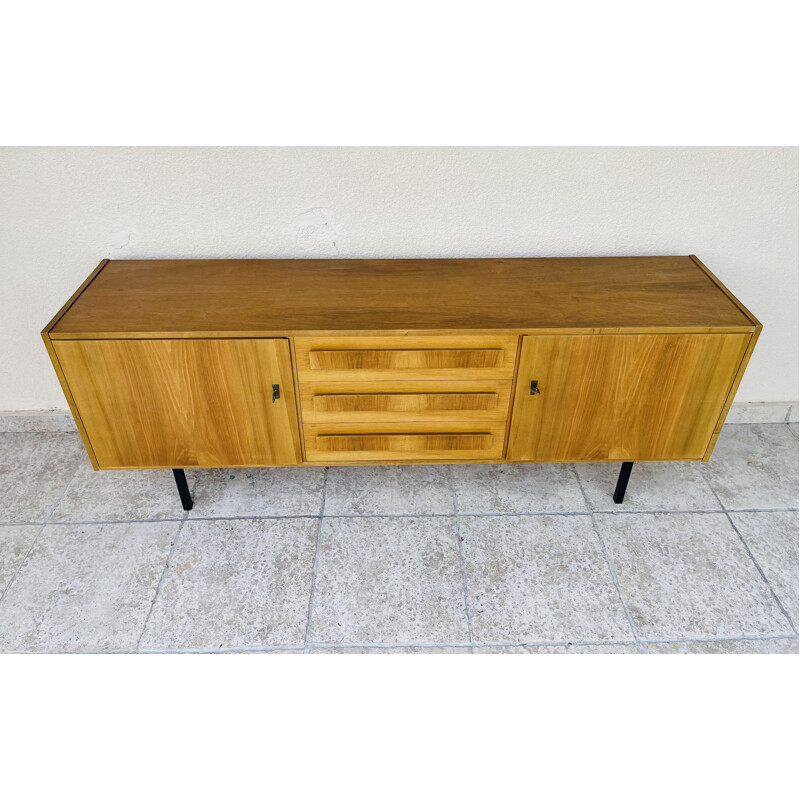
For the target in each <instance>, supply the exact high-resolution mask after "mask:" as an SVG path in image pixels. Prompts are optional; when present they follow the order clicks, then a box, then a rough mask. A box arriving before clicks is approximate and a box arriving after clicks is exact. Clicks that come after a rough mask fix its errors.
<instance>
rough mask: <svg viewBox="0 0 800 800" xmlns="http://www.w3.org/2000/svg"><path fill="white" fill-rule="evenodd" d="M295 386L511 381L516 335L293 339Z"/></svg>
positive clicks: (515, 350) (515, 351)
mask: <svg viewBox="0 0 800 800" xmlns="http://www.w3.org/2000/svg"><path fill="white" fill-rule="evenodd" d="M295 349H296V353H297V371H298V377H299V379H300V382H301V383H303V382H308V381H362V380H363V381H370V380H393V379H394V380H453V379H455V380H458V379H459V378H460V379H473V378H474V379H494V380H511V378H512V376H513V372H514V360H515V358H516V353H517V337H516V336H359V337H349V336H339V337H298V338H296V339H295Z"/></svg>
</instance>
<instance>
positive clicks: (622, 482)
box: [614, 461, 633, 503]
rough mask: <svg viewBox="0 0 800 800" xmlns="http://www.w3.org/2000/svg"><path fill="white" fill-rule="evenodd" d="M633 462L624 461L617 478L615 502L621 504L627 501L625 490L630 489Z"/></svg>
mask: <svg viewBox="0 0 800 800" xmlns="http://www.w3.org/2000/svg"><path fill="white" fill-rule="evenodd" d="M632 469H633V461H623V462H622V468H621V469H620V471H619V478H617V488H616V489H615V490H614V502H615V503H621V502H622V501H623V500H624V499H625V490H626V489H627V488H628V478H630V476H631V470H632Z"/></svg>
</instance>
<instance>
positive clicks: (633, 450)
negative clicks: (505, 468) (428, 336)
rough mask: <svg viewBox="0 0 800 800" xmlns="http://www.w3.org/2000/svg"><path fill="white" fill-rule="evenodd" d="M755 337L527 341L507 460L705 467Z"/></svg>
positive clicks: (652, 336) (543, 338)
mask: <svg viewBox="0 0 800 800" xmlns="http://www.w3.org/2000/svg"><path fill="white" fill-rule="evenodd" d="M750 339H751V334H747V333H741V334H648V335H621V336H526V337H524V339H523V344H522V351H521V356H520V367H519V374H518V377H517V385H516V389H515V396H514V411H513V416H512V420H511V430H510V433H509V440H508V453H507V457H508V460H509V461H653V460H656V461H668V460H675V459H688V460H699V459H702V458H703V456H704V454H705V452H706V448H707V446H708V443H709V440H710V438H711V436H712V434H713V432H714V428H715V426H716V424H717V421H718V419H719V418H720V414H721V412H722V409H723V404H724V403H725V400H726V397H727V395H728V390H729V387H730V386H731V382H732V381H733V379H734V376H735V375H736V373H737V370H738V368H739V364H740V363H741V360H742V357H743V355H744V353H745V349H746V348H747V346H748V344H749V342H750ZM533 380H536V381H537V382H538V388H539V391H540V393H539V394H533V395H532V394H531V393H530V383H531V381H533Z"/></svg>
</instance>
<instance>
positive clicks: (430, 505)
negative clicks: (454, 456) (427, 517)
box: [325, 464, 454, 515]
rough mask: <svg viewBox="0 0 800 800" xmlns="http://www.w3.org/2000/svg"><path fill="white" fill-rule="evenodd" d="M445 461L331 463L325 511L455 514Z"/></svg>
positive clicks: (335, 512)
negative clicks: (429, 463) (369, 463)
mask: <svg viewBox="0 0 800 800" xmlns="http://www.w3.org/2000/svg"><path fill="white" fill-rule="evenodd" d="M453 511H454V509H453V489H452V486H451V483H450V468H449V467H448V466H446V465H443V466H433V465H424V464H419V465H414V466H371V465H367V464H365V465H363V466H362V465H359V466H355V467H330V468H329V470H328V483H327V486H326V488H325V514H326V515H327V514H356V515H358V514H378V515H380V514H390V515H391V514H452V513H453Z"/></svg>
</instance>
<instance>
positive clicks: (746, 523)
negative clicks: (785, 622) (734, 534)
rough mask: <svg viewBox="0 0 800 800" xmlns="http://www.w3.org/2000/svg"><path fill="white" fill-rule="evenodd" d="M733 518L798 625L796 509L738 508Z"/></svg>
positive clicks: (798, 556) (773, 588)
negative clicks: (762, 509)
mask: <svg viewBox="0 0 800 800" xmlns="http://www.w3.org/2000/svg"><path fill="white" fill-rule="evenodd" d="M731 519H732V520H733V524H734V525H735V526H736V528H737V529H738V531H739V533H740V534H741V535H742V537H743V538H744V540H745V542H747V546H748V547H749V548H750V552H751V553H752V554H753V557H754V558H755V560H756V561H757V562H758V564H759V566H760V567H761V569H762V570H763V571H764V574H765V575H766V576H767V580H768V581H769V584H770V586H771V587H772V590H773V591H774V592H775V594H776V595H777V596H778V599H779V600H780V601H781V603H782V605H783V607H784V608H785V609H786V611H787V613H788V614H789V616H790V617H791V618H792V622H794V626H795V628H796V627H797V625H798V602H799V601H798V592H797V586H798V581H800V570H798V559H800V554H798V544H797V539H798V520H797V512H796V511H739V512H734V513H732V514H731Z"/></svg>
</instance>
